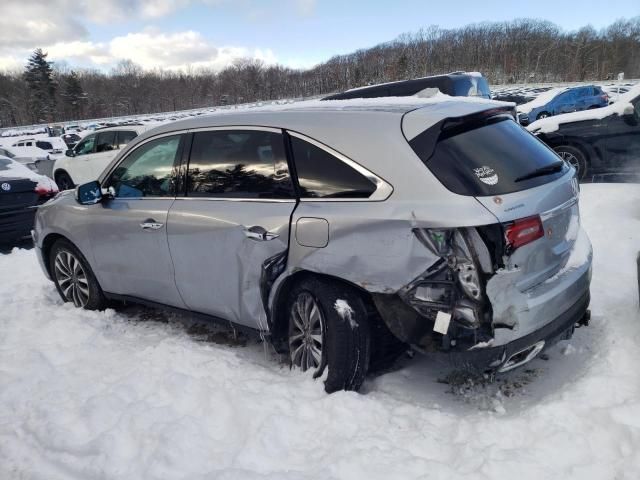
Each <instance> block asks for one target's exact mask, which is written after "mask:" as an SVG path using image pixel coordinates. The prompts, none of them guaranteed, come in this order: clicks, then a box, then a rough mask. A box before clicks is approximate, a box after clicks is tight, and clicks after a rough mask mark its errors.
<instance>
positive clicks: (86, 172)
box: [53, 126, 146, 190]
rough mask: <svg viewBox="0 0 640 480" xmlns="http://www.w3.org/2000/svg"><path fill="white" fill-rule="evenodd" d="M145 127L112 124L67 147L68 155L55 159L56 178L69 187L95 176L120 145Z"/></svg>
mask: <svg viewBox="0 0 640 480" xmlns="http://www.w3.org/2000/svg"><path fill="white" fill-rule="evenodd" d="M145 130H146V128H145V127H136V126H128V127H113V128H105V129H102V130H99V131H97V132H93V133H91V134H89V135H87V136H86V137H84V138H83V139H82V140H81V141H80V142H78V143H77V144H76V146H75V147H73V148H72V149H69V150H67V151H66V156H65V157H62V158H59V159H57V160H56V163H55V165H54V167H53V178H54V179H55V181H56V183H57V184H58V187H60V189H61V190H67V189H70V188H73V187H74V186H75V185H76V184H81V183H85V182H88V181H90V180H95V179H96V178H98V177H99V176H100V174H101V173H102V171H103V170H104V168H105V167H106V166H107V165H109V163H110V162H111V160H113V157H115V156H116V155H117V154H118V152H119V151H120V149H121V148H122V147H124V146H125V145H126V144H127V143H129V142H130V141H131V140H133V139H134V138H135V137H137V136H138V135H139V134H140V133H142V132H143V131H145Z"/></svg>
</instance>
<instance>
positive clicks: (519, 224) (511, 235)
mask: <svg viewBox="0 0 640 480" xmlns="http://www.w3.org/2000/svg"><path fill="white" fill-rule="evenodd" d="M504 236H505V239H506V240H507V250H508V251H510V252H513V251H514V250H515V249H516V248H519V247H522V246H523V245H527V244H528V243H531V242H533V241H534V240H537V239H539V238H542V237H544V228H543V226H542V220H541V219H540V216H539V215H536V216H533V217H527V218H521V219H520V220H516V221H514V222H512V223H509V224H508V225H507V226H506V228H505V232H504Z"/></svg>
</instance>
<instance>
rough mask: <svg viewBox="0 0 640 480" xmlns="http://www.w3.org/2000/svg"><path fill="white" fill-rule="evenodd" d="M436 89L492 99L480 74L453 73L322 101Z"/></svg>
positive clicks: (354, 91) (373, 87)
mask: <svg viewBox="0 0 640 480" xmlns="http://www.w3.org/2000/svg"><path fill="white" fill-rule="evenodd" d="M433 88H437V89H438V90H440V92H442V93H444V94H446V95H451V96H452V97H482V98H491V90H490V88H489V83H488V82H487V79H486V78H484V77H483V76H482V74H480V73H477V72H472V73H468V72H453V73H448V74H446V75H435V76H432V77H424V78H414V79H412V80H401V81H399V82H390V83H381V84H378V85H369V86H366V87H359V88H353V89H351V90H347V91H346V92H341V93H336V94H334V95H329V96H328V97H324V98H323V99H322V100H348V99H352V98H377V97H409V96H412V95H419V94H420V92H423V91H424V90H426V89H433Z"/></svg>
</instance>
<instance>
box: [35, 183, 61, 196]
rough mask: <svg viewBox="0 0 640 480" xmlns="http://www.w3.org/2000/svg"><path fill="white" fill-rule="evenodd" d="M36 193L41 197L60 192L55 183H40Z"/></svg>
mask: <svg viewBox="0 0 640 480" xmlns="http://www.w3.org/2000/svg"><path fill="white" fill-rule="evenodd" d="M36 193H37V194H38V196H39V197H45V198H49V197H53V196H54V195H55V194H56V193H58V187H57V186H55V185H41V184H39V185H38V186H37V187H36Z"/></svg>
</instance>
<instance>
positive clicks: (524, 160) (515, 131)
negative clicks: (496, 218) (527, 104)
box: [410, 118, 569, 196]
mask: <svg viewBox="0 0 640 480" xmlns="http://www.w3.org/2000/svg"><path fill="white" fill-rule="evenodd" d="M428 132H429V130H426V131H425V132H423V133H421V134H420V135H418V136H417V137H416V138H414V139H413V140H412V141H411V142H410V144H411V147H412V148H413V150H414V151H415V152H416V154H418V156H419V157H420V158H421V159H422V161H423V162H424V163H425V164H426V166H427V167H428V168H429V170H431V172H432V173H433V174H434V175H435V176H436V177H437V178H438V180H440V181H441V182H442V184H443V185H444V186H445V187H447V188H448V189H449V190H451V191H452V192H454V193H457V194H460V195H473V196H489V195H504V194H507V193H512V192H517V191H520V190H526V189H528V188H532V187H537V186H538V185H542V184H545V183H548V182H551V181H553V180H555V179H556V178H559V177H561V176H562V175H564V174H565V173H566V172H567V170H568V169H569V167H568V166H567V165H566V164H561V165H560V166H558V162H559V161H560V158H559V157H558V156H557V155H556V154H555V153H554V152H553V151H552V150H551V149H549V148H548V147H547V146H546V145H544V144H543V143H542V142H541V141H540V140H538V139H537V138H535V137H534V136H533V135H531V134H530V133H528V132H527V131H526V130H524V129H523V128H522V127H521V126H520V125H518V124H517V123H516V122H514V121H513V120H508V119H504V118H499V119H495V118H494V120H493V122H491V123H484V124H480V126H479V127H476V128H472V129H470V130H469V129H467V130H462V131H459V130H458V129H456V130H455V131H451V132H447V131H446V130H445V131H444V132H443V133H441V134H440V139H439V141H438V142H437V144H436V147H435V149H434V151H433V155H431V156H428V155H429V153H430V152H428V151H422V150H423V147H421V145H424V142H421V141H420V137H421V136H422V135H425V134H428ZM458 132H459V133H458ZM424 157H426V158H424Z"/></svg>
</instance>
